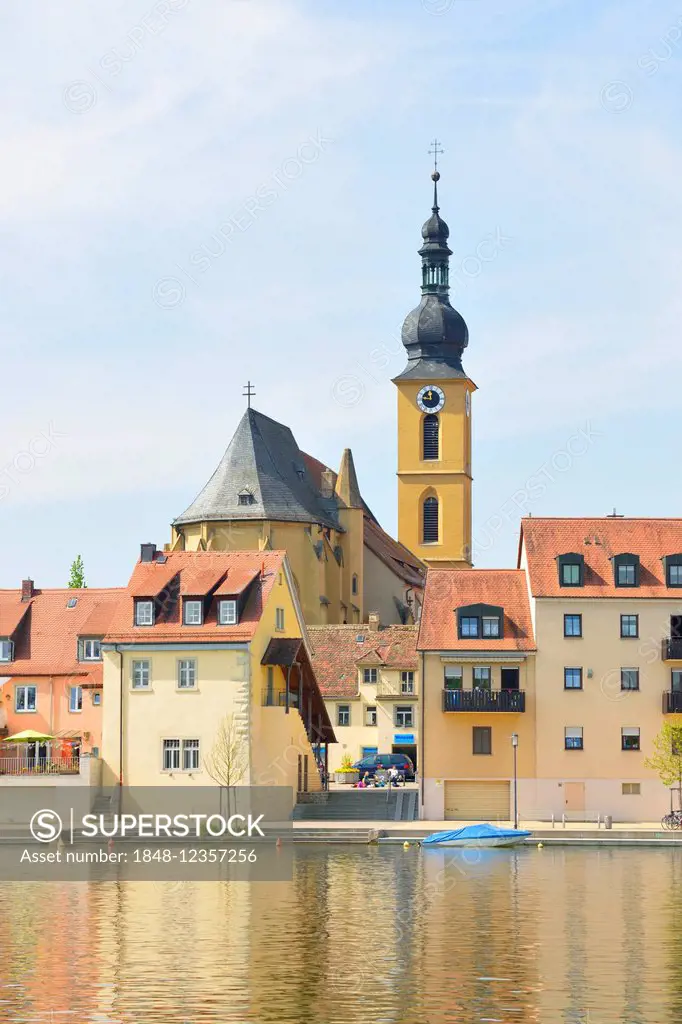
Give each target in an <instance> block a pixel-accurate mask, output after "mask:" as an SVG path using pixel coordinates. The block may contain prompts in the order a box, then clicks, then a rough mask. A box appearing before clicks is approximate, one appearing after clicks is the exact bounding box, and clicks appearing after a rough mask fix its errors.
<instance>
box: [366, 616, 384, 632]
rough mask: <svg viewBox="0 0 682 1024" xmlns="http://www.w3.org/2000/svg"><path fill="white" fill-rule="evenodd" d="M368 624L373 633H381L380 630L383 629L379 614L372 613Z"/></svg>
mask: <svg viewBox="0 0 682 1024" xmlns="http://www.w3.org/2000/svg"><path fill="white" fill-rule="evenodd" d="M367 622H368V625H369V628H370V629H371V630H372V632H373V633H378V632H379V629H380V628H381V618H380V617H379V612H370V613H369V617H368V620H367Z"/></svg>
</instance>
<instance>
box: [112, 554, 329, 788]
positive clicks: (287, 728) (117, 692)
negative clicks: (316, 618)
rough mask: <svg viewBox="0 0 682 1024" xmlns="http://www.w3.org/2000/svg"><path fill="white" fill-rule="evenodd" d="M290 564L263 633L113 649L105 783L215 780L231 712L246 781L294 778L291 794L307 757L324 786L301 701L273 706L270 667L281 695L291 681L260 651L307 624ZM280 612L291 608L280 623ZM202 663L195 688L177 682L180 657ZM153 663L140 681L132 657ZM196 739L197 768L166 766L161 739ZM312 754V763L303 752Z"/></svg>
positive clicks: (311, 784) (269, 605) (311, 779)
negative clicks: (138, 685)
mask: <svg viewBox="0 0 682 1024" xmlns="http://www.w3.org/2000/svg"><path fill="white" fill-rule="evenodd" d="M292 590H293V581H292V580H291V576H290V573H289V570H288V568H287V567H286V563H284V568H283V570H282V572H280V573H279V577H278V580H277V582H276V583H275V584H274V585H273V587H272V590H271V592H270V594H269V596H268V599H267V601H266V604H265V607H264V608H263V611H262V615H261V619H260V622H259V624H258V627H257V629H256V632H255V634H254V636H253V638H252V640H251V642H250V643H244V644H230V643H225V644H206V645H204V644H200V643H190V642H186V643H184V644H180V643H177V642H176V643H173V644H164V643H163V641H162V640H158V641H156V642H154V640H153V639H151V640H150V641H149V642H148V643H136V644H120V645H110V646H109V647H106V648H105V650H104V653H103V659H104V689H105V693H106V695H107V697H106V701H105V702H104V709H103V710H104V721H103V737H102V758H103V762H104V771H103V784H104V785H105V786H112V785H116V784H117V783H118V782H119V780H122V781H123V783H124V784H125V785H127V786H182V787H188V786H200V787H203V786H213V785H216V782H215V780H214V779H212V778H211V776H210V774H209V773H208V771H207V768H206V758H207V757H208V756H209V755H210V752H211V750H212V749H213V747H214V745H215V742H216V738H217V734H218V730H219V728H220V725H221V723H222V722H223V721H224V720H225V718H226V716H233V721H234V722H236V723H238V727H239V729H240V732H241V733H242V735H243V738H244V744H245V749H246V752H247V767H246V771H245V773H244V775H243V777H242V778H241V780H240V782H239V784H240V785H278V786H290V787H291V788H292V791H293V794H294V799H295V794H296V792H297V790H298V788H299V784H300V775H299V773H300V770H301V766H302V765H305V767H306V771H305V776H306V787H305V788H306V789H307V790H308V791H313V790H319V789H320V788H321V781H320V776H319V773H318V771H317V767H316V763H315V756H314V752H313V749H312V747H311V744H310V742H309V740H308V737H307V734H306V728H305V726H304V723H303V720H302V718H301V715H300V714H299V712H298V711H297V710H296V708H293V707H292V708H290V709H289V712H288V713H287V711H286V709H285V708H284V707H280V706H272V705H268V706H266V703H265V701H266V698H265V695H266V693H267V691H268V687H269V679H268V672H269V671H270V672H272V673H273V674H274V675H273V681H272V682H273V685H272V687H270V689H271V690H272V691H274V692H275V693H276V692H277V691H279V690H283V688H284V685H285V684H284V677H283V670H282V669H281V668H279V667H278V666H270V667H269V668H268V667H267V666H264V665H262V664H261V659H262V657H263V654H264V652H265V650H266V648H267V646H268V643H269V642H270V640H271V639H272V638H273V637H274V638H277V637H282V638H287V637H289V638H294V637H295V638H300V637H302V636H303V630H304V626H303V623H302V621H301V619H300V615H299V614H298V612H297V608H296V604H295V600H294V598H293V594H292ZM278 610H279V611H280V618H279V621H280V622H281V612H283V615H284V625H283V628H278ZM186 658H192V659H194V660H195V661H196V686H195V687H194V688H192V689H179V688H178V685H177V679H178V661H179V660H180V659H186ZM139 659H145V660H148V661H149V662H150V685H149V687H148V688H144V689H134V688H133V679H132V675H133V662H134V661H136V660H139ZM167 739H178V740H180V741H181V743H182V741H183V740H192V741H197V740H198V742H199V755H198V762H199V763H198V767H196V768H193V769H192V770H184V769H181V770H174V771H167V770H165V769H164V764H163V745H164V740H167ZM305 758H307V761H304V760H303V759H305Z"/></svg>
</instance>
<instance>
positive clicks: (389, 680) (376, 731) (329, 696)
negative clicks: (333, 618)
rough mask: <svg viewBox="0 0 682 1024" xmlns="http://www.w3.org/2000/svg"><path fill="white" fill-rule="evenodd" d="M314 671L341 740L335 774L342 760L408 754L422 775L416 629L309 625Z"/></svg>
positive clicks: (335, 749) (375, 619) (333, 757)
mask: <svg viewBox="0 0 682 1024" xmlns="http://www.w3.org/2000/svg"><path fill="white" fill-rule="evenodd" d="M308 636H309V638H310V644H311V648H312V657H313V667H314V669H315V675H316V676H317V678H318V680H319V683H320V688H321V690H322V693H323V695H324V698H325V704H326V706H327V711H328V714H329V718H330V720H331V723H332V725H333V728H334V731H335V733H336V738H337V741H338V742H336V743H335V744H334V745H333V746H332V747H331V748H330V751H329V767H330V770H331V771H334V769H336V768H338V767H340V765H341V761H342V759H343V757H344V755H346V754H348V755H350V757H351V758H352V760H353V761H356V760H359V759H360V758H361V757H364V756H369V755H371V754H391V753H400V754H405V755H407V756H408V757H409V758H411V760H412V761H413V763H414V764H415V766H416V767H417V770H418V767H419V766H418V748H419V728H420V679H419V668H418V659H417V651H416V643H417V627H416V626H382V625H381V623H380V619H379V616H378V615H376V614H371V615H370V617H369V623H366V624H364V625H362V626H359V627H358V626H311V627H309V629H308Z"/></svg>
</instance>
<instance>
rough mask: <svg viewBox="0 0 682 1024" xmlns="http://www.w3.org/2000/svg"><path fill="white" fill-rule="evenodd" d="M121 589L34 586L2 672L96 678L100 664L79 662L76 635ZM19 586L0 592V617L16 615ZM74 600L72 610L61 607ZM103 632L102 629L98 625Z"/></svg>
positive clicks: (103, 612)
mask: <svg viewBox="0 0 682 1024" xmlns="http://www.w3.org/2000/svg"><path fill="white" fill-rule="evenodd" d="M123 593H124V591H123V589H122V588H115V589H110V590H96V589H92V588H88V589H86V590H71V589H69V588H65V589H63V590H62V589H59V590H37V591H35V592H34V595H33V597H32V598H31V600H30V601H28V602H27V603H26V604H25V605H24V608H26V611H27V614H26V617H25V618H24V619H23V621H22V622H21V625H20V626H19V628H18V629H17V630H16V632H15V636H14V661H12V662H9V663H8V664H6V665H2V666H0V672H1V673H2V674H3V675H8V676H20V675H21V676H56V675H84V676H87V677H89V678H90V680H91V681H92V682H98V681H99V682H101V678H102V665H101V663H92V662H87V663H85V662H79V661H78V660H77V654H78V637H79V636H82V635H83V633H84V632H86V630H85V624H86V623H88V622H92V621H95V619H96V618H97V617H99V622H100V624H101V623H103V622H104V619H105V618H106V617H107V615H108V614H109V613H110V612H112V611H113V609H114V607H115V606H116V604H117V602H118V601H120V599H121V596H122V594H123ZM20 597H21V591H20V590H0V621H3V622H4V621H7V616H13V615H15V614H16V607H17V603H18V602H19V600H20ZM70 600H75V602H76V604H75V606H74V607H73V608H69V607H67V605H68V602H69V601H70ZM101 632H102V633H103V632H104V630H103V629H102V630H101Z"/></svg>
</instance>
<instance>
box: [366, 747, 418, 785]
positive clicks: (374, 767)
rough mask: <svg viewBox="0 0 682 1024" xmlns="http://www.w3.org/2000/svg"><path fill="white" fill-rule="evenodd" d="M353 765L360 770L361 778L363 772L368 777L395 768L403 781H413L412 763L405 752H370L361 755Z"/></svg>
mask: <svg viewBox="0 0 682 1024" xmlns="http://www.w3.org/2000/svg"><path fill="white" fill-rule="evenodd" d="M353 767H354V768H355V769H357V771H359V772H360V778H361V779H362V778H364V775H365V772H367V774H368V775H369V777H370V778H374V776H375V774H376V772H378V771H388V770H389V768H397V769H398V771H399V772H400V776H401V778H402V779H403V780H404V781H405V782H414V765H413V764H412V761H411V759H410V758H409V757H406V756H405V754H370V756H369V757H362V758H360V760H359V761H356V762H355V764H354V765H353Z"/></svg>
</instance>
